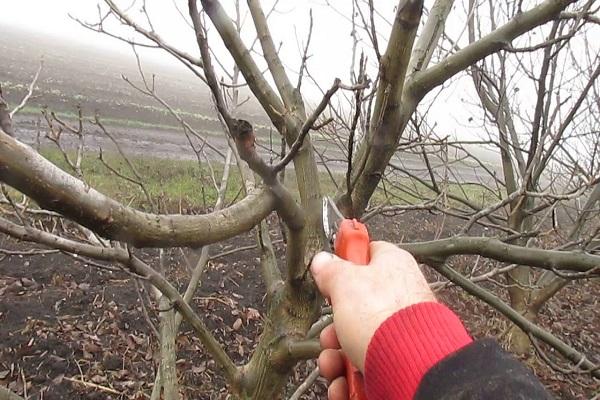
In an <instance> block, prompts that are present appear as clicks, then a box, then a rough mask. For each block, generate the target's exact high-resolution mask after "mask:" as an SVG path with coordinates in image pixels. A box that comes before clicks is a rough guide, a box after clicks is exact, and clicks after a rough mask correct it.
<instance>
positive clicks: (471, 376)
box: [365, 303, 551, 400]
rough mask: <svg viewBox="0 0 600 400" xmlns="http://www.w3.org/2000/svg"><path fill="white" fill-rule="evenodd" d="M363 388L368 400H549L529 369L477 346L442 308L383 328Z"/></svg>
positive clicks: (491, 344) (423, 309)
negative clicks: (513, 399)
mask: <svg viewBox="0 0 600 400" xmlns="http://www.w3.org/2000/svg"><path fill="white" fill-rule="evenodd" d="M365 385H366V389H367V395H368V398H369V400H379V399H382V400H383V399H387V400H413V399H414V400H429V399H440V400H444V399H453V400H454V399H465V400H466V399H488V400H493V399H506V398H523V399H550V398H551V396H550V395H549V394H548V393H547V392H546V391H545V389H544V388H543V386H542V385H541V384H540V382H539V381H538V379H537V378H536V377H535V376H534V375H533V374H532V373H531V371H530V370H529V369H527V368H526V367H525V366H523V365H522V364H521V363H520V362H518V361H517V360H515V359H514V358H512V357H511V356H510V355H508V354H507V353H506V352H504V351H503V350H502V349H501V348H500V346H498V344H497V343H496V342H495V341H493V340H489V339H487V340H481V341H477V342H473V340H472V339H471V338H470V336H469V334H468V333H467V331H466V329H465V327H464V326H463V324H462V322H461V321H460V319H459V318H458V317H457V316H456V314H454V313H453V312H452V311H450V310H449V309H448V308H447V307H446V306H444V305H442V304H439V303H420V304H416V305H413V306H411V307H408V308H405V309H403V310H400V311H398V312H396V313H395V314H394V315H392V316H391V317H390V318H388V319H387V320H386V321H385V322H384V323H383V324H382V325H381V326H380V327H379V329H378V330H377V331H376V333H375V335H374V337H373V339H372V340H371V342H370V344H369V348H368V352H367V357H366V363H365Z"/></svg>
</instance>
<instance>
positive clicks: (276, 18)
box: [0, 0, 531, 136]
mask: <svg viewBox="0 0 600 400" xmlns="http://www.w3.org/2000/svg"><path fill="white" fill-rule="evenodd" d="M0 1H2V3H3V6H2V12H0V24H7V25H10V26H17V27H19V28H21V29H27V30H31V31H34V32H38V33H39V34H43V35H53V36H57V37H58V38H59V40H76V41H80V42H83V43H85V44H86V45H87V46H92V47H100V48H103V49H105V50H107V51H115V52H121V53H123V54H128V55H130V56H131V50H130V48H129V47H128V46H127V45H126V44H124V43H120V42H118V41H117V40H115V39H112V38H109V37H107V36H104V35H100V34H97V33H94V32H91V31H88V30H86V29H84V28H82V27H81V26H80V25H79V24H78V23H77V22H76V21H74V20H73V19H71V18H70V17H69V14H70V15H72V16H73V17H75V18H78V19H80V20H83V21H89V22H96V21H98V9H97V4H98V0H52V1H50V0H0ZM432 2H433V0H426V1H425V6H426V8H427V7H428V6H429V5H431V3H432ZM117 3H118V4H119V5H121V7H123V8H127V5H129V4H131V1H130V0H127V1H117ZM241 3H242V4H243V5H244V7H245V1H241ZM529 3H531V2H529V1H525V4H526V5H530V4H529ZM136 4H137V5H136V6H134V7H132V8H131V9H129V10H128V14H129V15H130V16H131V17H133V18H134V19H136V20H138V21H140V22H141V23H142V24H145V21H144V19H143V15H142V14H141V13H140V11H139V8H140V7H139V5H140V4H141V2H140V1H138V2H137V3H136ZM222 4H224V5H225V6H226V7H228V10H227V11H228V12H229V15H230V16H234V13H233V7H232V5H233V4H234V2H233V1H229V0H228V1H222ZM262 4H263V8H264V9H265V11H268V10H269V9H270V5H271V4H272V0H263V1H262ZM375 4H376V8H377V10H378V11H379V12H380V15H379V17H378V18H377V21H376V22H377V24H376V25H377V27H378V31H379V34H380V39H381V43H382V44H381V45H380V47H381V48H382V51H383V50H384V47H385V38H386V37H387V35H388V33H389V27H390V25H389V22H387V21H390V20H392V19H393V16H394V6H395V5H396V4H397V2H396V1H387V0H376V1H375ZM174 5H177V6H178V7H179V9H180V10H181V11H179V10H178V9H177V8H176V7H175V6H174ZM351 5H352V2H351V1H349V0H329V1H328V0H304V1H299V0H280V1H279V3H278V6H277V8H276V11H275V12H274V13H273V14H272V15H271V17H270V20H269V22H270V29H271V32H272V33H273V36H274V38H275V41H276V43H279V42H281V43H282V47H281V50H280V55H281V58H282V60H283V62H284V64H285V66H286V67H287V69H288V71H289V72H290V73H292V74H293V73H294V72H295V71H297V69H298V66H299V64H300V57H301V50H300V47H301V46H302V45H303V43H304V41H305V40H306V36H307V32H308V25H309V24H308V21H309V10H312V12H313V18H314V30H313V38H312V42H311V48H310V52H309V54H310V55H311V58H310V61H309V70H310V72H311V74H312V75H313V76H314V77H315V79H316V80H317V81H318V83H319V85H320V86H321V87H323V88H327V87H329V85H330V84H331V82H332V81H333V79H334V78H336V77H339V78H341V79H342V80H343V81H344V82H348V81H349V71H350V65H351V58H352V57H351V55H352V52H351V48H352V41H351V40H350V34H351V22H350V19H349V18H351V15H352V6H351ZM147 7H148V12H149V14H150V17H151V18H152V22H153V23H154V27H155V29H156V31H157V32H158V33H159V34H160V35H161V36H162V37H163V38H164V39H165V40H166V41H167V42H169V43H171V44H173V45H175V46H176V47H178V48H181V49H184V50H186V51H188V52H190V53H192V54H198V50H197V46H196V44H195V40H194V34H193V32H192V30H191V28H190V27H189V25H188V22H187V20H185V19H184V18H183V17H182V16H181V15H180V12H181V13H183V14H185V9H186V7H187V1H184V0H147ZM463 7H464V6H463V2H462V1H457V2H455V6H454V10H453V12H452V13H451V17H450V19H449V20H448V22H447V26H446V30H447V32H449V33H450V34H451V36H452V37H453V38H454V39H455V40H456V39H458V40H459V43H463V44H464V41H465V40H466V38H465V36H466V34H465V32H464V19H465V18H464V15H465V10H464V9H462V8H463ZM524 7H525V5H524ZM103 9H106V6H104V5H103ZM242 17H243V18H245V21H246V24H245V26H247V29H246V30H245V31H244V39H245V41H246V43H247V44H248V43H251V42H252V39H253V37H254V35H255V34H254V31H253V29H252V26H251V25H252V23H251V20H250V17H249V15H248V14H247V13H244V14H243V15H242ZM107 27H108V28H109V29H111V30H112V31H113V32H115V33H118V34H121V35H123V36H125V37H133V33H132V32H131V31H129V30H127V29H126V28H124V27H122V26H120V25H119V24H118V23H116V22H115V21H113V22H112V23H109V24H107ZM363 37H365V35H364V33H363ZM209 38H210V39H211V46H213V49H214V51H215V52H216V54H217V55H227V52H226V50H225V49H224V47H223V46H222V43H221V41H220V40H219V39H218V38H217V33H216V32H215V31H214V29H211V30H210V32H209ZM360 47H361V48H363V49H365V51H367V52H370V53H371V58H374V57H372V49H371V46H370V43H369V42H368V41H367V40H365V41H363V42H361V43H360ZM143 57H144V58H151V59H153V60H156V61H158V62H163V63H168V62H171V63H172V60H171V56H170V55H168V54H167V53H165V52H162V51H145V52H143ZM220 58H221V57H220ZM222 59H223V60H224V63H225V64H226V65H231V61H230V58H228V57H222ZM228 60H229V61H228ZM372 65H373V66H374V65H375V64H374V63H373V64H372ZM371 73H372V74H371V75H372V76H371V77H372V78H374V75H376V69H374V68H373V69H372V70H371ZM292 79H294V80H295V77H292ZM303 93H304V95H305V96H308V97H309V98H310V99H311V101H312V102H313V104H314V103H316V102H317V101H318V100H319V91H318V90H317V88H316V87H315V86H314V85H312V84H311V83H310V81H306V82H305V83H304V85H303ZM475 98H476V96H475V93H474V91H473V88H472V83H471V82H470V80H469V78H468V77H466V76H464V74H462V76H458V77H457V78H455V79H453V83H452V84H449V85H447V87H446V89H445V90H444V91H443V92H442V95H441V96H440V97H439V98H438V100H437V102H436V104H435V105H434V107H433V108H432V109H431V112H430V113H429V116H428V118H429V122H430V124H436V125H437V126H438V127H442V128H441V130H442V132H443V133H442V132H438V133H440V134H457V135H459V136H464V135H465V134H467V135H468V136H469V134H468V132H469V131H472V130H473V131H474V130H476V129H478V128H479V127H476V126H469V121H470V120H471V117H472V115H473V113H474V112H477V110H474V109H473V108H469V107H467V106H466V104H467V103H472V102H475Z"/></svg>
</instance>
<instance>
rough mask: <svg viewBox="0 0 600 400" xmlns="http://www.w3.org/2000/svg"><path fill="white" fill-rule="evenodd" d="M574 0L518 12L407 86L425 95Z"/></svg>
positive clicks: (555, 0) (551, 0) (554, 1)
mask: <svg viewBox="0 0 600 400" xmlns="http://www.w3.org/2000/svg"><path fill="white" fill-rule="evenodd" d="M574 2H575V0H546V1H544V2H543V3H542V4H540V5H538V6H536V7H534V8H532V9H531V10H529V11H525V12H523V13H521V14H518V15H517V16H515V17H514V18H513V19H512V20H510V21H509V22H508V23H506V24H505V25H503V26H501V27H500V28H498V29H496V30H495V31H493V32H491V33H489V34H488V35H487V36H485V37H483V38H481V39H479V40H478V41H477V42H475V43H473V44H470V45H468V46H467V47H465V48H463V49H461V50H460V51H458V52H456V53H455V54H453V55H451V56H449V57H447V58H446V59H445V60H444V61H442V62H440V63H439V64H436V65H434V66H433V67H430V68H428V69H426V70H425V71H421V72H418V73H416V74H415V75H414V77H413V78H412V79H411V80H409V82H408V84H407V89H409V90H410V91H411V92H412V93H413V94H414V96H415V97H417V98H423V96H425V94H427V93H428V92H429V91H431V89H433V88H434V87H436V86H439V85H441V84H442V83H444V82H445V81H447V80H448V79H450V78H451V77H452V76H454V75H455V74H457V73H458V72H460V71H462V70H464V69H465V68H467V67H468V66H469V65H471V64H473V63H475V62H477V61H479V60H481V59H483V58H485V57H487V56H488V55H490V54H492V53H495V52H497V51H499V50H501V49H503V48H504V47H505V46H506V45H508V44H510V42H511V41H512V40H513V39H515V38H517V37H519V36H521V35H522V34H523V33H525V32H527V31H529V30H531V29H533V28H535V27H536V26H540V25H543V24H545V23H546V22H548V21H550V20H552V19H553V18H555V17H556V16H557V15H558V14H559V13H560V12H561V11H562V10H564V9H565V8H567V7H568V6H569V5H570V4H572V3H574Z"/></svg>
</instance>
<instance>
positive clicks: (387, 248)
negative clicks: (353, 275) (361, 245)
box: [369, 241, 417, 265]
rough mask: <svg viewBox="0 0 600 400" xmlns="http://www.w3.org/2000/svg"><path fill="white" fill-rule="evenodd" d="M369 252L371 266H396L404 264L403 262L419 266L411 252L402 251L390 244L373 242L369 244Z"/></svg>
mask: <svg viewBox="0 0 600 400" xmlns="http://www.w3.org/2000/svg"><path fill="white" fill-rule="evenodd" d="M369 250H370V254H371V262H370V264H371V265H372V264H378V265H394V264H399V263H400V264H402V263H403V261H404V262H410V263H414V265H417V263H416V261H415V259H414V258H413V256H412V255H411V254H410V253H409V252H407V251H405V250H402V249H401V248H399V247H398V246H396V245H394V244H392V243H389V242H375V241H373V242H371V243H370V244H369Z"/></svg>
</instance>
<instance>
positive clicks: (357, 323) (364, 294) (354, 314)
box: [311, 242, 435, 400]
mask: <svg viewBox="0 0 600 400" xmlns="http://www.w3.org/2000/svg"><path fill="white" fill-rule="evenodd" d="M370 255H371V262H370V263H369V265H368V266H364V265H357V264H354V263H351V262H349V261H345V260H342V259H341V258H339V257H337V256H335V255H333V254H330V253H326V252H322V253H319V254H317V255H316V256H315V257H314V259H313V261H312V263H311V272H312V275H313V277H314V279H315V282H316V284H317V286H318V288H319V291H320V292H321V294H322V295H323V296H324V297H327V298H329V301H330V303H331V306H332V308H333V325H330V326H328V327H327V328H325V329H324V330H323V332H321V336H320V340H321V347H322V348H323V349H324V350H323V351H322V352H321V354H320V356H319V369H320V371H321V375H322V376H324V377H325V378H327V379H328V380H329V382H330V386H329V392H328V393H329V394H328V397H329V400H345V399H347V398H348V387H347V385H346V378H345V377H344V372H345V371H344V362H343V359H342V355H341V352H340V349H341V350H342V351H343V352H344V354H345V355H346V356H347V357H348V358H350V361H352V363H353V364H354V365H355V366H356V367H357V368H358V369H359V370H360V371H361V372H363V373H364V367H365V357H366V354H367V347H368V346H369V342H370V341H371V338H372V337H373V335H374V334H375V331H376V330H377V328H379V326H380V325H381V324H382V323H383V322H384V321H385V320H386V319H387V318H388V317H390V316H392V315H393V314H394V313H395V312H396V311H398V310H401V309H403V308H406V307H408V306H411V305H413V304H417V303H422V302H427V301H435V297H434V296H433V292H432V291H431V289H430V288H429V285H428V284H427V281H426V280H425V277H424V276H423V274H422V273H421V271H420V269H419V266H418V265H417V262H416V260H415V259H414V258H413V256H411V255H410V254H409V253H408V252H406V251H404V250H401V249H399V248H398V247H396V246H394V245H393V244H391V243H387V242H371V244H370Z"/></svg>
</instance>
